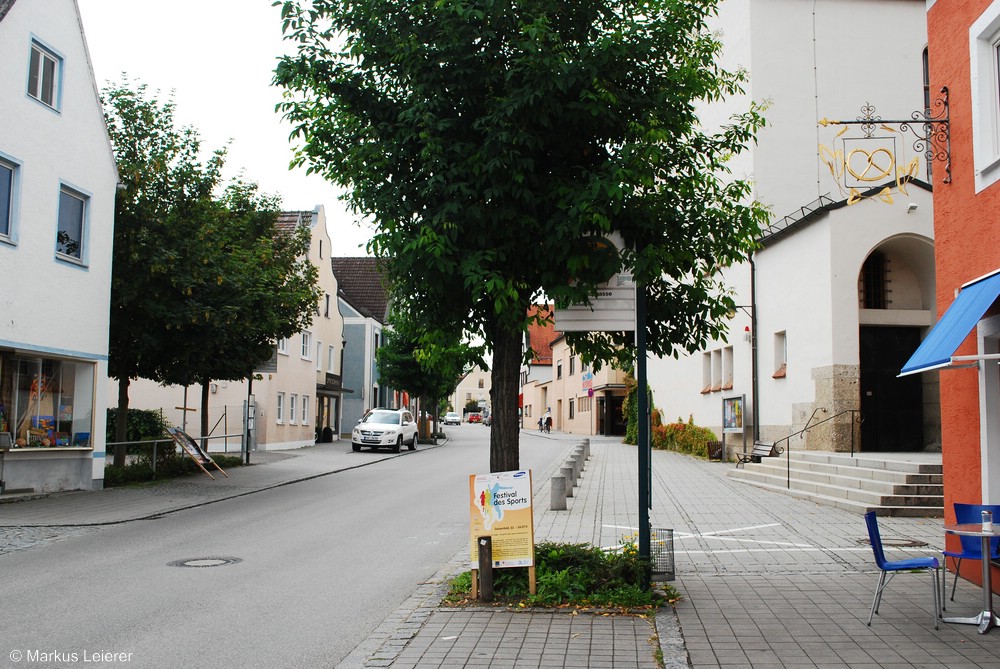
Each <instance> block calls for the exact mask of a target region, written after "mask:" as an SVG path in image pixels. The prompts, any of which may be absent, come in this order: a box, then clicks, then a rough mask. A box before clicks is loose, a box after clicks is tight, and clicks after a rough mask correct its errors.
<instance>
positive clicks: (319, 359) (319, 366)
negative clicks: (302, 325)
mask: <svg viewBox="0 0 1000 669" xmlns="http://www.w3.org/2000/svg"><path fill="white" fill-rule="evenodd" d="M316 371H317V372H322V371H323V342H321V341H317V342H316Z"/></svg>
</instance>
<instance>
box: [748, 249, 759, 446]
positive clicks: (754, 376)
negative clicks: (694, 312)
mask: <svg viewBox="0 0 1000 669" xmlns="http://www.w3.org/2000/svg"><path fill="white" fill-rule="evenodd" d="M749 260H750V394H751V395H752V397H751V398H750V405H751V410H752V415H753V441H754V443H755V444H756V443H757V442H758V441H760V409H759V408H758V406H757V401H758V399H759V398H760V380H759V379H758V370H757V264H756V263H755V262H754V257H753V254H750V258H749Z"/></svg>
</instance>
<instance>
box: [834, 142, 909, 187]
mask: <svg viewBox="0 0 1000 669" xmlns="http://www.w3.org/2000/svg"><path fill="white" fill-rule="evenodd" d="M855 156H862V159H861V161H860V162H861V165H860V166H859V165H858V162H859V161H858V160H855ZM895 165H896V157H895V156H893V155H892V152H891V151H889V149H875V150H874V151H866V150H865V149H853V150H852V151H851V152H850V153H848V154H847V160H845V161H844V169H846V170H847V172H848V174H850V175H851V176H852V177H854V178H855V179H857V180H858V181H868V182H875V181H884V180H885V179H886V178H891V176H892V171H893V167H895ZM855 166H858V167H860V168H862V169H860V171H859V170H857V169H855Z"/></svg>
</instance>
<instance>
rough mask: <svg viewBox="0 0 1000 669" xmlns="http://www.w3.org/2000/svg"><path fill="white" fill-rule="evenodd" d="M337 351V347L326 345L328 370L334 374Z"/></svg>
mask: <svg viewBox="0 0 1000 669" xmlns="http://www.w3.org/2000/svg"><path fill="white" fill-rule="evenodd" d="M335 351H336V349H334V348H333V347H332V346H327V347H326V371H328V372H330V373H331V374H333V370H334V367H333V361H334V360H335V359H336V353H335Z"/></svg>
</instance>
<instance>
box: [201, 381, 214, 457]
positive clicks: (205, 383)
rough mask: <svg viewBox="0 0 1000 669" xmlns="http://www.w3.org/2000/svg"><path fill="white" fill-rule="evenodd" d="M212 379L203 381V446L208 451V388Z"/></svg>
mask: <svg viewBox="0 0 1000 669" xmlns="http://www.w3.org/2000/svg"><path fill="white" fill-rule="evenodd" d="M211 385H212V380H211V379H205V380H204V381H202V382H201V447H202V449H204V451H205V452H206V453H208V389H209V386H211Z"/></svg>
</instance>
